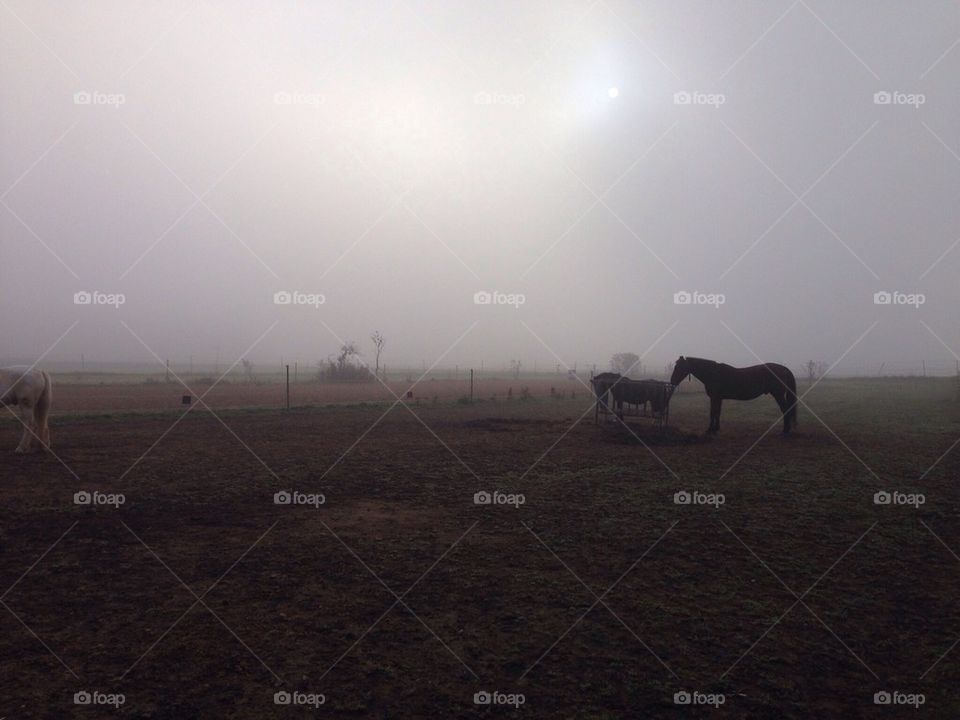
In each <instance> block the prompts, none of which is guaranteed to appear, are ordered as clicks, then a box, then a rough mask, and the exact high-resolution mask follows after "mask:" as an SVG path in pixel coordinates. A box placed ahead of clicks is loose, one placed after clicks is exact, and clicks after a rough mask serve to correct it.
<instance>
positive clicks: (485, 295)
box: [473, 290, 493, 305]
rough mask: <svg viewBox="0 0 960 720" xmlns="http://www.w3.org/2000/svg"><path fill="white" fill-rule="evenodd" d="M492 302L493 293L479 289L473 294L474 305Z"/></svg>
mask: <svg viewBox="0 0 960 720" xmlns="http://www.w3.org/2000/svg"><path fill="white" fill-rule="evenodd" d="M492 302H493V293H489V292H487V291H486V290H479V291H477V292H475V293H474V294H473V304H474V305H490V304H491V303H492Z"/></svg>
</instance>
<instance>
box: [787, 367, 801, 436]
mask: <svg viewBox="0 0 960 720" xmlns="http://www.w3.org/2000/svg"><path fill="white" fill-rule="evenodd" d="M787 373H788V374H787V393H786V395H787V406H788V409H787V421H788V422H789V423H790V427H796V426H797V405H799V404H800V400H799V399H798V398H797V379H796V378H795V377H794V376H793V373H792V372H790V371H789V370H788V371H787Z"/></svg>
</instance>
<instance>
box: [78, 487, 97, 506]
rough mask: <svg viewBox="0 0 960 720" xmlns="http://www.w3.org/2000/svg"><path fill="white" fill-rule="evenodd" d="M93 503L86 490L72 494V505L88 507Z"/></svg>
mask: <svg viewBox="0 0 960 720" xmlns="http://www.w3.org/2000/svg"><path fill="white" fill-rule="evenodd" d="M92 501H93V496H92V495H90V493H88V492H87V491H86V490H80V491H79V492H75V493H74V494H73V504H74V505H89V504H90V503H91V502H92Z"/></svg>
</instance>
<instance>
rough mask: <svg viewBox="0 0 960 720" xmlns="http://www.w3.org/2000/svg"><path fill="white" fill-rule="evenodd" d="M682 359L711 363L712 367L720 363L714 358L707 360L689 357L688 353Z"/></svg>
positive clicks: (700, 363) (699, 363) (701, 363)
mask: <svg viewBox="0 0 960 720" xmlns="http://www.w3.org/2000/svg"><path fill="white" fill-rule="evenodd" d="M684 360H686V361H687V362H691V361H692V362H695V363H697V364H698V365H711V366H714V367H715V366H717V365H720V364H721V363H718V362H717V361H716V360H707V359H706V358H698V357H690V356H689V355H687V356H685V357H684Z"/></svg>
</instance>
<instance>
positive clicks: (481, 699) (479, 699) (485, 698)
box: [473, 690, 493, 705]
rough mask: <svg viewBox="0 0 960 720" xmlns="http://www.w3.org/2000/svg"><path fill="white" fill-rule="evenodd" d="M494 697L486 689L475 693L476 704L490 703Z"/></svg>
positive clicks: (474, 701)
mask: <svg viewBox="0 0 960 720" xmlns="http://www.w3.org/2000/svg"><path fill="white" fill-rule="evenodd" d="M492 699H493V697H492V696H491V695H490V693H488V692H487V691H486V690H481V691H480V692H476V693H474V694H473V704H474V705H489V704H490V701H491V700H492Z"/></svg>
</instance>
